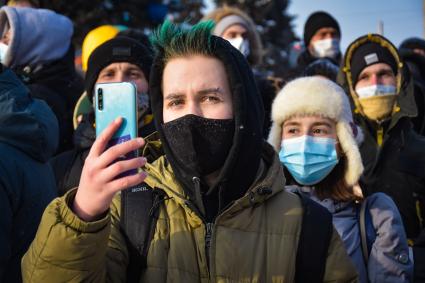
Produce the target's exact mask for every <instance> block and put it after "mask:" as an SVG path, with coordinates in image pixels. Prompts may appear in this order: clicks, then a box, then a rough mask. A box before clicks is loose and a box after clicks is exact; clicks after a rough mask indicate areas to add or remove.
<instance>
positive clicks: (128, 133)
mask: <svg viewBox="0 0 425 283" xmlns="http://www.w3.org/2000/svg"><path fill="white" fill-rule="evenodd" d="M136 93H137V92H136V86H135V85H134V84H133V83H130V82H121V83H101V84H96V86H95V95H94V99H95V115H96V136H99V135H100V134H101V133H102V132H103V130H105V128H106V127H108V126H109V125H110V124H111V123H112V121H114V120H115V119H116V118H118V117H122V119H123V121H122V124H121V127H120V128H119V130H117V132H116V133H115V135H114V136H113V137H112V139H111V140H110V142H109V143H108V147H110V146H113V145H116V144H119V143H123V142H125V141H129V140H131V139H134V138H136V137H137V99H136ZM99 96H101V97H102V98H101V101H100V100H99ZM100 104H102V105H101V106H102V107H99V106H100ZM136 156H137V151H136V152H133V153H131V154H127V155H126V156H125V157H124V156H123V158H120V159H131V158H134V157H136ZM127 173H132V172H127ZM127 173H126V175H128V174H127Z"/></svg>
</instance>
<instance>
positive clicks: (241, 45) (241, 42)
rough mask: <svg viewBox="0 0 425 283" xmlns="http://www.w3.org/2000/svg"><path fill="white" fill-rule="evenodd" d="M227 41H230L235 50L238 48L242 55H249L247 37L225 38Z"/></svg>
mask: <svg viewBox="0 0 425 283" xmlns="http://www.w3.org/2000/svg"><path fill="white" fill-rule="evenodd" d="M227 41H228V42H230V44H231V45H233V47H235V48H236V49H237V50H239V51H240V52H241V53H242V54H243V56H245V57H248V55H249V41H248V40H247V39H244V38H243V37H241V36H238V37H235V38H230V39H227Z"/></svg>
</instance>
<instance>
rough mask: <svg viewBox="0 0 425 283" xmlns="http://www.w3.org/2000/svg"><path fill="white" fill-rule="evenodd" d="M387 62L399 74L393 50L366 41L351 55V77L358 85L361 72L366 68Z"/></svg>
mask: <svg viewBox="0 0 425 283" xmlns="http://www.w3.org/2000/svg"><path fill="white" fill-rule="evenodd" d="M377 63H386V64H388V65H389V66H390V67H391V69H392V70H393V72H394V75H396V74H397V61H396V59H395V58H394V56H393V54H391V52H390V51H389V50H388V49H387V48H385V47H383V46H381V45H380V44H379V43H376V42H366V43H365V44H362V45H361V46H359V47H358V48H357V49H356V50H355V51H354V53H353V56H352V57H351V62H350V65H351V78H352V80H353V85H356V83H357V80H358V78H359V75H360V73H361V72H362V71H363V69H364V68H366V67H368V66H371V65H374V64H377Z"/></svg>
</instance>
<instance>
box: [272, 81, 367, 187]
mask: <svg viewBox="0 0 425 283" xmlns="http://www.w3.org/2000/svg"><path fill="white" fill-rule="evenodd" d="M303 114H307V115H308V114H318V115H322V116H324V117H327V118H330V119H332V120H335V121H336V123H337V124H336V132H337V137H338V141H339V143H340V145H341V148H342V151H343V152H344V154H345V156H346V158H347V170H346V172H345V181H346V182H347V184H348V185H354V184H356V183H357V181H358V180H359V178H360V175H361V174H362V173H363V164H362V159H361V156H360V152H359V148H358V144H360V143H361V142H362V141H363V132H362V131H361V129H360V128H359V127H358V126H357V125H355V124H354V122H353V115H352V113H351V108H350V102H349V101H348V97H347V95H346V94H345V92H344V90H343V89H342V88H341V87H340V86H338V85H337V84H336V83H334V82H332V81H330V80H328V79H325V78H321V77H303V78H299V79H295V80H293V81H291V82H289V83H288V84H287V85H285V87H284V88H283V89H282V90H281V91H280V92H279V93H278V94H277V96H276V98H275V100H274V101H273V105H272V127H271V129H270V134H269V138H268V142H269V143H270V144H271V145H272V146H273V147H274V148H275V150H276V151H277V152H279V151H280V145H281V141H282V124H283V122H285V120H287V119H288V118H290V117H293V116H297V115H303Z"/></svg>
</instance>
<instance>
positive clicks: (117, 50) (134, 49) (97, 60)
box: [85, 36, 153, 101]
mask: <svg viewBox="0 0 425 283" xmlns="http://www.w3.org/2000/svg"><path fill="white" fill-rule="evenodd" d="M152 60H153V58H152V51H151V50H150V49H149V48H148V47H146V46H144V45H143V44H141V43H139V42H138V41H136V40H134V39H131V38H128V37H124V36H119V37H115V38H113V39H111V40H108V41H106V42H105V43H103V44H102V45H99V46H98V47H97V48H96V49H95V50H94V51H93V53H92V54H91V55H90V57H89V59H88V66H87V72H86V78H85V90H86V91H87V96H88V97H89V99H90V100H91V101H92V100H93V88H94V85H95V83H96V81H97V77H98V76H99V73H100V72H101V71H102V69H103V68H105V67H106V66H108V65H110V64H112V63H116V62H128V63H131V64H134V65H136V66H138V67H140V69H141V70H142V71H143V74H144V75H145V78H146V79H149V73H150V69H151V66H152Z"/></svg>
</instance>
